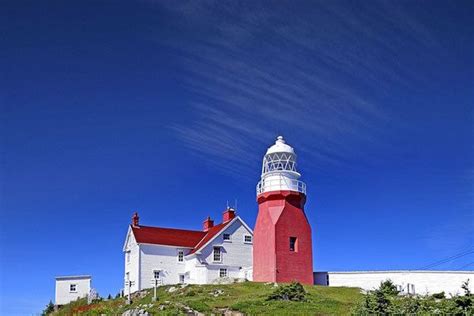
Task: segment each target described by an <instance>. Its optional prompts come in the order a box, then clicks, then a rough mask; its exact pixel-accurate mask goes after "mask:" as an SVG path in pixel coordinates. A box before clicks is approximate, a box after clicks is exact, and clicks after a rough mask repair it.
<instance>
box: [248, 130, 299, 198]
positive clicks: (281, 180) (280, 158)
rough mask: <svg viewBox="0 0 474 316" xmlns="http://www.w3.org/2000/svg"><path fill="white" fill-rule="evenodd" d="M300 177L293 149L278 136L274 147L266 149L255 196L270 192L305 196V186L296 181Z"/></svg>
mask: <svg viewBox="0 0 474 316" xmlns="http://www.w3.org/2000/svg"><path fill="white" fill-rule="evenodd" d="M300 176H301V175H300V174H299V173H298V171H297V170H296V154H295V151H294V149H293V147H291V146H289V145H287V144H286V142H285V140H284V139H283V136H278V137H277V140H276V142H275V145H273V146H271V147H270V148H268V150H267V153H266V154H265V156H264V157H263V162H262V175H261V180H260V182H258V184H257V195H259V194H261V193H265V192H270V191H295V192H301V193H304V194H306V184H305V183H304V182H302V181H300V180H298V178H299V177H300Z"/></svg>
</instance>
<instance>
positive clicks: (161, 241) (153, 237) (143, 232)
mask: <svg viewBox="0 0 474 316" xmlns="http://www.w3.org/2000/svg"><path fill="white" fill-rule="evenodd" d="M132 230H133V235H134V236H135V239H136V240H137V242H138V243H145V244H158V245H168V246H179V247H189V248H193V247H194V246H196V244H197V243H198V242H199V241H201V239H203V238H204V236H205V235H206V232H202V231H197V230H184V229H174V228H161V227H150V226H141V225H140V226H138V227H136V226H132Z"/></svg>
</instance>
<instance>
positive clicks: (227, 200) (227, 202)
mask: <svg viewBox="0 0 474 316" xmlns="http://www.w3.org/2000/svg"><path fill="white" fill-rule="evenodd" d="M226 209H229V200H227V208H226Z"/></svg>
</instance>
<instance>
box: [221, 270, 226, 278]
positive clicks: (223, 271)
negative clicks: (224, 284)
mask: <svg viewBox="0 0 474 316" xmlns="http://www.w3.org/2000/svg"><path fill="white" fill-rule="evenodd" d="M225 277H227V269H219V278H225Z"/></svg>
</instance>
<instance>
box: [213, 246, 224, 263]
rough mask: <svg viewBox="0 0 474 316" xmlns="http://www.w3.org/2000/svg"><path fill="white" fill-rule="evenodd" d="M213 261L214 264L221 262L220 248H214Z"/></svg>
mask: <svg viewBox="0 0 474 316" xmlns="http://www.w3.org/2000/svg"><path fill="white" fill-rule="evenodd" d="M213 259H214V262H221V261H222V254H221V247H214V253H213Z"/></svg>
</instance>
